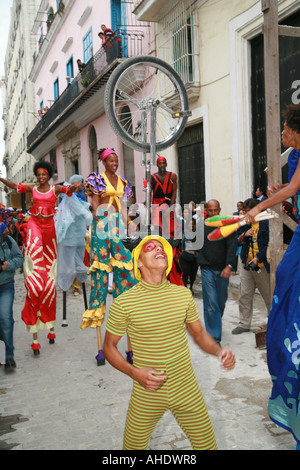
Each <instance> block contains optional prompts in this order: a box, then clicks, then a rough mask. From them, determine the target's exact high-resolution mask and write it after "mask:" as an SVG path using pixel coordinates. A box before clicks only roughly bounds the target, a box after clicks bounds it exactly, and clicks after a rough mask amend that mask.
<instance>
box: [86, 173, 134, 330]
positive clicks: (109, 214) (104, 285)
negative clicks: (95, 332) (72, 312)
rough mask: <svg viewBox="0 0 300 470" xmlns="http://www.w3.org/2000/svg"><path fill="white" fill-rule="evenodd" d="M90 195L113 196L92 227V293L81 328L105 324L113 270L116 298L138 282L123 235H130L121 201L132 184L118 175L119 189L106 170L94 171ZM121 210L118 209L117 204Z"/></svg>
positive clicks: (90, 271)
mask: <svg viewBox="0 0 300 470" xmlns="http://www.w3.org/2000/svg"><path fill="white" fill-rule="evenodd" d="M85 188H86V194H87V195H88V196H92V195H93V194H97V195H99V197H100V198H104V197H107V196H109V202H108V204H105V208H104V207H101V199H100V205H99V207H98V209H97V221H96V220H93V223H92V230H91V251H90V259H91V260H90V263H91V266H90V270H89V273H90V274H91V294H90V300H89V308H88V309H87V310H86V311H85V312H84V314H83V318H82V320H83V322H82V324H81V328H82V329H85V328H87V327H89V326H90V327H92V328H96V327H97V326H101V325H102V323H103V321H104V318H105V311H106V296H107V291H108V274H109V273H110V272H113V277H114V281H113V297H114V298H115V297H117V296H118V295H119V294H121V293H122V292H124V291H126V290H127V289H129V288H131V287H132V286H133V285H134V284H136V282H137V281H136V279H135V277H134V274H133V264H132V261H131V253H130V251H129V250H127V249H126V248H125V247H124V245H123V243H122V238H124V237H125V236H126V234H127V227H125V226H124V223H123V220H122V217H121V201H128V199H129V198H130V197H131V195H132V190H131V186H130V184H129V183H128V182H127V181H126V180H125V178H124V177H123V176H118V184H117V188H116V189H115V188H114V187H113V186H112V184H111V183H110V182H109V180H108V178H107V177H106V175H105V173H101V174H99V173H91V174H90V175H89V176H88V178H87V179H86V181H85ZM114 202H115V203H116V205H117V208H118V211H114V210H113V209H114V207H113V204H114Z"/></svg>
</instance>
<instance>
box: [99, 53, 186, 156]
mask: <svg viewBox="0 0 300 470" xmlns="http://www.w3.org/2000/svg"><path fill="white" fill-rule="evenodd" d="M104 104H105V111H106V115H107V118H108V121H109V123H110V125H111V127H112V129H113V131H114V132H115V134H116V135H117V136H118V137H119V138H120V139H121V140H122V142H124V143H125V144H126V145H128V146H129V147H131V148H133V149H135V150H140V151H141V152H146V153H149V152H150V147H151V108H152V107H153V106H155V108H156V109H155V113H156V119H155V142H156V150H157V151H160V150H163V149H165V148H167V147H170V146H171V145H172V144H173V143H174V142H175V141H176V140H177V139H178V138H179V137H180V135H181V134H182V132H183V131H184V128H185V125H186V121H187V118H188V97H187V92H186V89H185V86H184V84H183V82H182V80H181V78H180V77H179V75H178V74H177V73H176V72H175V70H174V69H173V68H172V67H171V66H170V65H169V64H167V63H166V62H164V61H162V60H161V59H158V58H156V57H152V56H140V57H133V58H131V59H126V60H125V61H124V62H122V63H121V64H120V65H118V67H117V68H116V69H115V70H114V71H113V73H112V75H111V76H110V78H109V80H108V83H107V85H106V89H105V98H104Z"/></svg>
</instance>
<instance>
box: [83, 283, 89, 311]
mask: <svg viewBox="0 0 300 470" xmlns="http://www.w3.org/2000/svg"><path fill="white" fill-rule="evenodd" d="M82 292H83V299H84V306H85V309H86V310H87V309H88V303H87V298H86V289H85V282H83V283H82Z"/></svg>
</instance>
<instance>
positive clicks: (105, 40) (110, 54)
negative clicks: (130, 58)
mask: <svg viewBox="0 0 300 470" xmlns="http://www.w3.org/2000/svg"><path fill="white" fill-rule="evenodd" d="M101 29H102V32H100V33H98V36H99V37H100V39H102V47H103V49H105V52H106V58H107V61H108V62H111V61H113V60H114V59H116V58H120V57H122V51H121V38H119V36H118V35H117V34H116V33H115V32H114V31H113V30H112V29H110V28H107V26H106V25H105V24H102V25H101Z"/></svg>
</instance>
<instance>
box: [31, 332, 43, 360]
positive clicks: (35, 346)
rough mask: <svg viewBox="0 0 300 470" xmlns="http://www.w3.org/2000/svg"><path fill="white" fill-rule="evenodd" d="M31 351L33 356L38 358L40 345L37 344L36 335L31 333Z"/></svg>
mask: <svg viewBox="0 0 300 470" xmlns="http://www.w3.org/2000/svg"><path fill="white" fill-rule="evenodd" d="M31 349H32V350H33V354H34V355H35V356H38V355H39V354H40V349H41V345H40V343H39V342H38V336H37V333H33V341H32V345H31Z"/></svg>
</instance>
